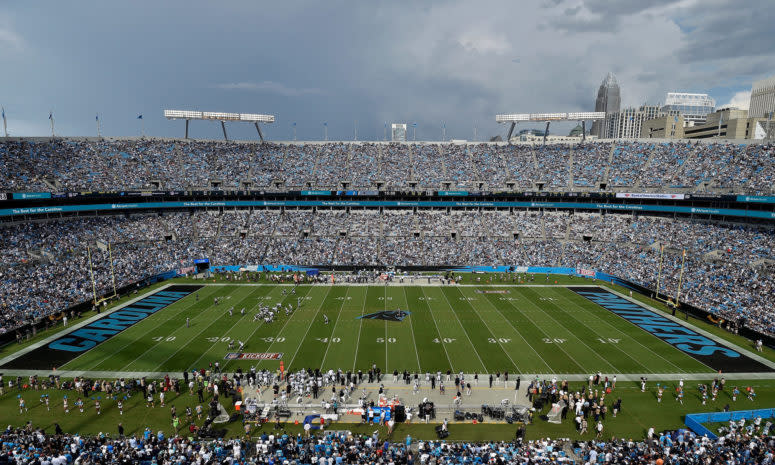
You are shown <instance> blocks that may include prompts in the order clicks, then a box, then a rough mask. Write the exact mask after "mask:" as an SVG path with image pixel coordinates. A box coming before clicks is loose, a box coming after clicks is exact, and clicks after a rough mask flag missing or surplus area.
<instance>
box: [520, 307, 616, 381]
mask: <svg viewBox="0 0 775 465" xmlns="http://www.w3.org/2000/svg"><path fill="white" fill-rule="evenodd" d="M525 300H527V302H528V303H529V304H530V305H532V306H533V307H535V308H537V309H538V310H540V311H541V312H542V313H543V314H545V315H546V316H548V317H549V318H551V319H552V321H554V322H555V323H556V324H557V326H558V327H561V328H565V326H563V325H561V324H560V322H559V321H557V320H556V319H555V318H554V317H552V315H550V314H549V312H547V311H545V310H544V309H542V308H541V307H539V306H538V305H536V304H534V303H533V302H532V301H531V300H530V299H525ZM531 321H532V320H531ZM534 324H535V323H534ZM565 329H566V330H567V331H568V332H569V333H570V334H572V335H573V337H575V338H576V339H578V341H579V342H580V343H581V344H582V345H583V346H584V347H586V348H587V349H589V352H590V353H592V354H595V355H596V356H597V358H599V359H600V360H602V361H604V362H605V363H606V364H607V365H608V366H609V367H611V369H612V370H613V371H612V373H618V370H617V369H616V367H615V366H613V365H611V362H609V361H608V359H607V358H605V357H602V356H601V355H600V354H598V353H597V351H595V350H592V348H591V347H589V346H588V345H587V344H585V343H584V341H582V340H581V338H580V337H578V336H576V335H575V334H574V333H573V332H572V331H571V330H569V329H568V328H565ZM542 331H543V330H542ZM544 334H546V333H544ZM547 336H548V334H547ZM559 345H560V344H558V346H559ZM560 349H562V347H560ZM562 351H563V352H565V353H566V354H567V353H568V352H567V351H566V350H565V349H562ZM569 356H570V354H569ZM573 361H574V362H576V360H575V359H574V360H573ZM576 363H577V364H578V365H579V366H581V364H579V363H578V362H576ZM582 368H584V367H582Z"/></svg>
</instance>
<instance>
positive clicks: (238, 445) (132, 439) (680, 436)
mask: <svg viewBox="0 0 775 465" xmlns="http://www.w3.org/2000/svg"><path fill="white" fill-rule="evenodd" d="M0 442H2V449H0V465H5V464H9V465H11V464H13V465H21V464H28V463H40V464H51V465H65V464H69V463H77V464H87V463H119V464H123V463H126V464H129V463H132V464H135V463H137V464H142V465H145V464H148V465H150V464H152V463H176V464H206V463H208V464H209V463H228V464H236V463H240V464H264V463H266V464H288V465H291V464H309V463H312V464H325V465H331V464H334V463H336V464H344V463H347V464H363V463H374V464H377V463H384V464H408V465H413V464H428V465H430V464H452V463H483V464H484V463H498V464H520V465H522V464H531V463H532V464H535V463H566V464H572V463H573V464H575V463H578V464H590V465H591V464H595V463H626V464H633V465H634V464H653V463H664V464H682V465H683V464H686V465H690V464H708V463H756V464H761V465H771V464H772V463H773V460H774V459H773V457H775V439H773V438H772V437H770V436H761V437H759V436H756V435H750V434H746V433H744V432H730V433H729V434H727V435H724V436H721V437H719V439H717V440H715V441H712V440H709V439H708V438H703V437H697V436H696V435H694V434H693V433H691V432H687V431H683V430H681V431H678V432H674V433H671V434H660V435H659V436H658V437H657V436H655V437H653V438H649V439H647V440H645V441H634V440H632V439H618V438H611V439H609V440H602V439H601V440H594V441H574V442H573V443H569V441H567V440H563V439H555V440H552V439H541V440H536V441H522V440H517V441H514V442H503V441H489V442H447V441H416V440H413V439H412V438H411V437H409V436H407V437H406V438H405V439H398V440H394V441H391V440H390V439H384V438H380V437H379V436H378V435H377V434H376V433H375V434H374V435H372V436H369V435H352V434H349V433H348V432H324V433H319V434H315V435H312V436H310V437H303V436H302V435H301V434H298V435H295V436H294V435H289V434H286V433H284V432H282V431H280V432H271V431H268V432H264V433H262V434H260V435H258V436H256V437H254V438H243V439H218V440H202V439H194V438H191V437H186V436H172V437H165V435H164V434H163V433H162V432H159V433H157V434H153V433H152V432H151V431H150V430H146V431H145V433H144V434H142V435H132V436H129V437H111V435H109V434H101V435H98V436H82V435H77V434H52V433H48V434H47V433H46V432H45V431H44V430H42V429H35V428H32V427H28V428H26V429H22V428H12V427H10V426H9V427H8V428H6V429H5V430H4V431H2V433H1V434H0ZM568 446H570V448H572V455H571V453H570V452H566V449H567V448H568Z"/></svg>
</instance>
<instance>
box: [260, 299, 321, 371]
mask: <svg viewBox="0 0 775 465" xmlns="http://www.w3.org/2000/svg"><path fill="white" fill-rule="evenodd" d="M310 292H312V286H310V287H309V290H308V291H307V293H306V294H304V297H307V296H308V295H309V293H310ZM329 292H331V291H330V289H329ZM326 295H328V294H326ZM321 305H322V301H321ZM300 313H302V312H301V309H299V310H296V311H294V312H293V313H291V316H290V317H289V318H288V319H287V320H285V323H283V326H282V328H280V331H278V332H277V336H275V338H274V339H272V342H270V343H269V347H267V348H266V351H267V352H271V351H272V347H273V346H274V345H275V343H276V342H277V338H278V337H280V335H281V334H282V333H283V331H285V328H286V326H288V323H290V322H291V320H292V319H293V318H294V317H295V316H296V315H298V314H300ZM299 345H301V342H299ZM261 362H263V360H259V361H258V363H256V368H258V367H259V366H261ZM289 365H290V364H289Z"/></svg>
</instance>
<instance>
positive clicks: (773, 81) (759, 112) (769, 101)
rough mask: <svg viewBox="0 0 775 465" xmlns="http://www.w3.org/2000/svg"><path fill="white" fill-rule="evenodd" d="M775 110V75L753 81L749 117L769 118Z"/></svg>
mask: <svg viewBox="0 0 775 465" xmlns="http://www.w3.org/2000/svg"><path fill="white" fill-rule="evenodd" d="M773 111H775V76H773V77H771V78H768V79H762V80H761V81H756V82H754V83H753V89H752V90H751V104H750V105H749V107H748V117H749V118H767V117H768V116H770V112H773Z"/></svg>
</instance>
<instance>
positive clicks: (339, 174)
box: [0, 139, 775, 193]
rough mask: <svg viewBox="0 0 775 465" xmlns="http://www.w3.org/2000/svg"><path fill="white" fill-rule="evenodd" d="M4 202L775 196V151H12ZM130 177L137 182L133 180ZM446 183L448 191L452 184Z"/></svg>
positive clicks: (684, 147) (717, 146)
mask: <svg viewBox="0 0 775 465" xmlns="http://www.w3.org/2000/svg"><path fill="white" fill-rule="evenodd" d="M0 172H2V173H4V177H3V179H2V180H0V190H10V191H17V192H19V191H30V190H33V191H50V190H54V189H56V190H60V191H79V190H85V191H119V190H133V189H149V188H150V189H154V188H155V189H160V190H173V189H174V190H181V189H194V190H196V189H207V190H209V189H232V190H236V189H242V188H245V187H247V186H250V187H251V188H261V189H272V188H276V187H278V186H279V187H283V188H288V187H297V188H324V189H340V188H342V187H343V184H342V183H347V186H348V187H355V188H366V189H368V188H374V187H376V184H377V183H383V186H394V187H397V188H411V187H414V188H435V189H438V188H442V187H448V188H469V189H471V188H473V189H477V188H478V187H479V186H480V185H482V186H487V188H491V189H503V188H506V187H507V183H511V184H513V186H512V187H515V188H522V189H526V188H533V187H534V185H535V183H539V182H540V183H544V185H545V186H546V187H550V188H552V189H556V190H560V189H566V188H569V187H573V188H577V189H589V190H597V189H599V184H600V183H606V184H607V185H609V186H622V187H624V186H627V187H648V188H661V189H662V190H669V189H671V188H694V187H703V188H704V187H706V186H707V187H718V188H724V189H732V190H734V191H735V192H736V193H770V192H772V187H773V184H775V146H774V145H772V144H750V145H737V144H732V143H713V144H699V143H688V142H672V143H645V142H624V141H621V142H615V143H611V142H600V143H588V144H583V145H580V144H575V145H570V144H550V145H547V146H545V147H541V146H534V145H505V144H502V143H501V144H495V143H478V144H477V143H471V144H451V143H446V144H438V143H436V144H430V143H403V144H399V143H368V142H364V143H360V142H352V143H343V142H326V143H268V144H253V143H240V142H213V141H179V140H163V139H150V140H146V139H141V140H122V139H104V140H89V141H87V140H77V139H64V140H63V139H57V140H55V141H50V140H45V141H43V140H21V141H19V140H7V141H4V142H2V143H0ZM127 173H132V175H131V176H127V175H126V174H127ZM444 183H448V184H446V185H445V184H444Z"/></svg>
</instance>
